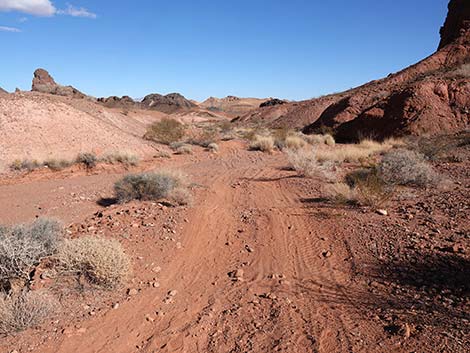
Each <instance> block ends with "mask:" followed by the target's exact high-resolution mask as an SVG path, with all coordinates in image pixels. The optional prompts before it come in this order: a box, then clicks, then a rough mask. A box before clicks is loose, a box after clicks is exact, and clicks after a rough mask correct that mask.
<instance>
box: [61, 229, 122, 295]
mask: <svg viewBox="0 0 470 353" xmlns="http://www.w3.org/2000/svg"><path fill="white" fill-rule="evenodd" d="M56 260H57V268H58V269H59V270H61V271H63V272H65V273H74V274H82V275H84V276H85V277H86V278H87V279H88V280H89V281H90V282H91V283H93V284H96V285H98V286H101V287H105V288H116V287H119V286H120V285H121V284H123V283H124V282H125V281H126V280H127V278H128V276H129V274H130V272H131V264H130V260H129V257H128V256H127V255H126V254H125V252H124V250H123V248H122V246H121V244H120V243H119V242H118V241H117V240H115V239H106V238H102V237H91V236H86V237H82V238H76V239H67V240H65V241H64V242H63V244H62V246H61V247H60V249H59V252H58V254H57V259H56Z"/></svg>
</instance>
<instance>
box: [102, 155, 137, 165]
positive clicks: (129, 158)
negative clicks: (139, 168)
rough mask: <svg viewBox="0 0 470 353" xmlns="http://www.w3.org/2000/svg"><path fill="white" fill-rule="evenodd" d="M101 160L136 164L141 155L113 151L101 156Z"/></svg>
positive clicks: (111, 162) (112, 162)
mask: <svg viewBox="0 0 470 353" xmlns="http://www.w3.org/2000/svg"><path fill="white" fill-rule="evenodd" d="M100 161H102V162H104V163H109V164H124V165H127V166H136V165H137V164H139V157H137V156H136V155H135V154H133V153H130V152H111V153H108V154H105V155H104V156H102V157H101V158H100Z"/></svg>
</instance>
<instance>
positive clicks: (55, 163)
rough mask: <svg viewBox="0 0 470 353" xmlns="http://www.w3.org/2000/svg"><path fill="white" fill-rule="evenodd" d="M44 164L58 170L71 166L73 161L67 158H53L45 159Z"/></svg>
mask: <svg viewBox="0 0 470 353" xmlns="http://www.w3.org/2000/svg"><path fill="white" fill-rule="evenodd" d="M43 165H44V166H46V167H48V168H49V169H50V170H53V171H57V170H62V169H65V168H68V167H70V166H71V165H73V162H71V161H68V160H66V159H55V158H51V159H47V160H46V161H44V163H43Z"/></svg>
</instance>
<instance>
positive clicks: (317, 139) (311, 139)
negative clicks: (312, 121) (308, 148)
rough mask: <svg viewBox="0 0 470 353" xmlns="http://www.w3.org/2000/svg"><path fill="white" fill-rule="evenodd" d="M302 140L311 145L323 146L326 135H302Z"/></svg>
mask: <svg viewBox="0 0 470 353" xmlns="http://www.w3.org/2000/svg"><path fill="white" fill-rule="evenodd" d="M302 138H303V139H304V140H305V142H307V143H308V144H310V145H321V144H324V143H325V136H324V135H302Z"/></svg>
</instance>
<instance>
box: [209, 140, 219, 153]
mask: <svg viewBox="0 0 470 353" xmlns="http://www.w3.org/2000/svg"><path fill="white" fill-rule="evenodd" d="M207 150H209V151H211V152H218V151H219V145H218V144H216V143H214V142H213V143H210V144H209V146H207Z"/></svg>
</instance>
